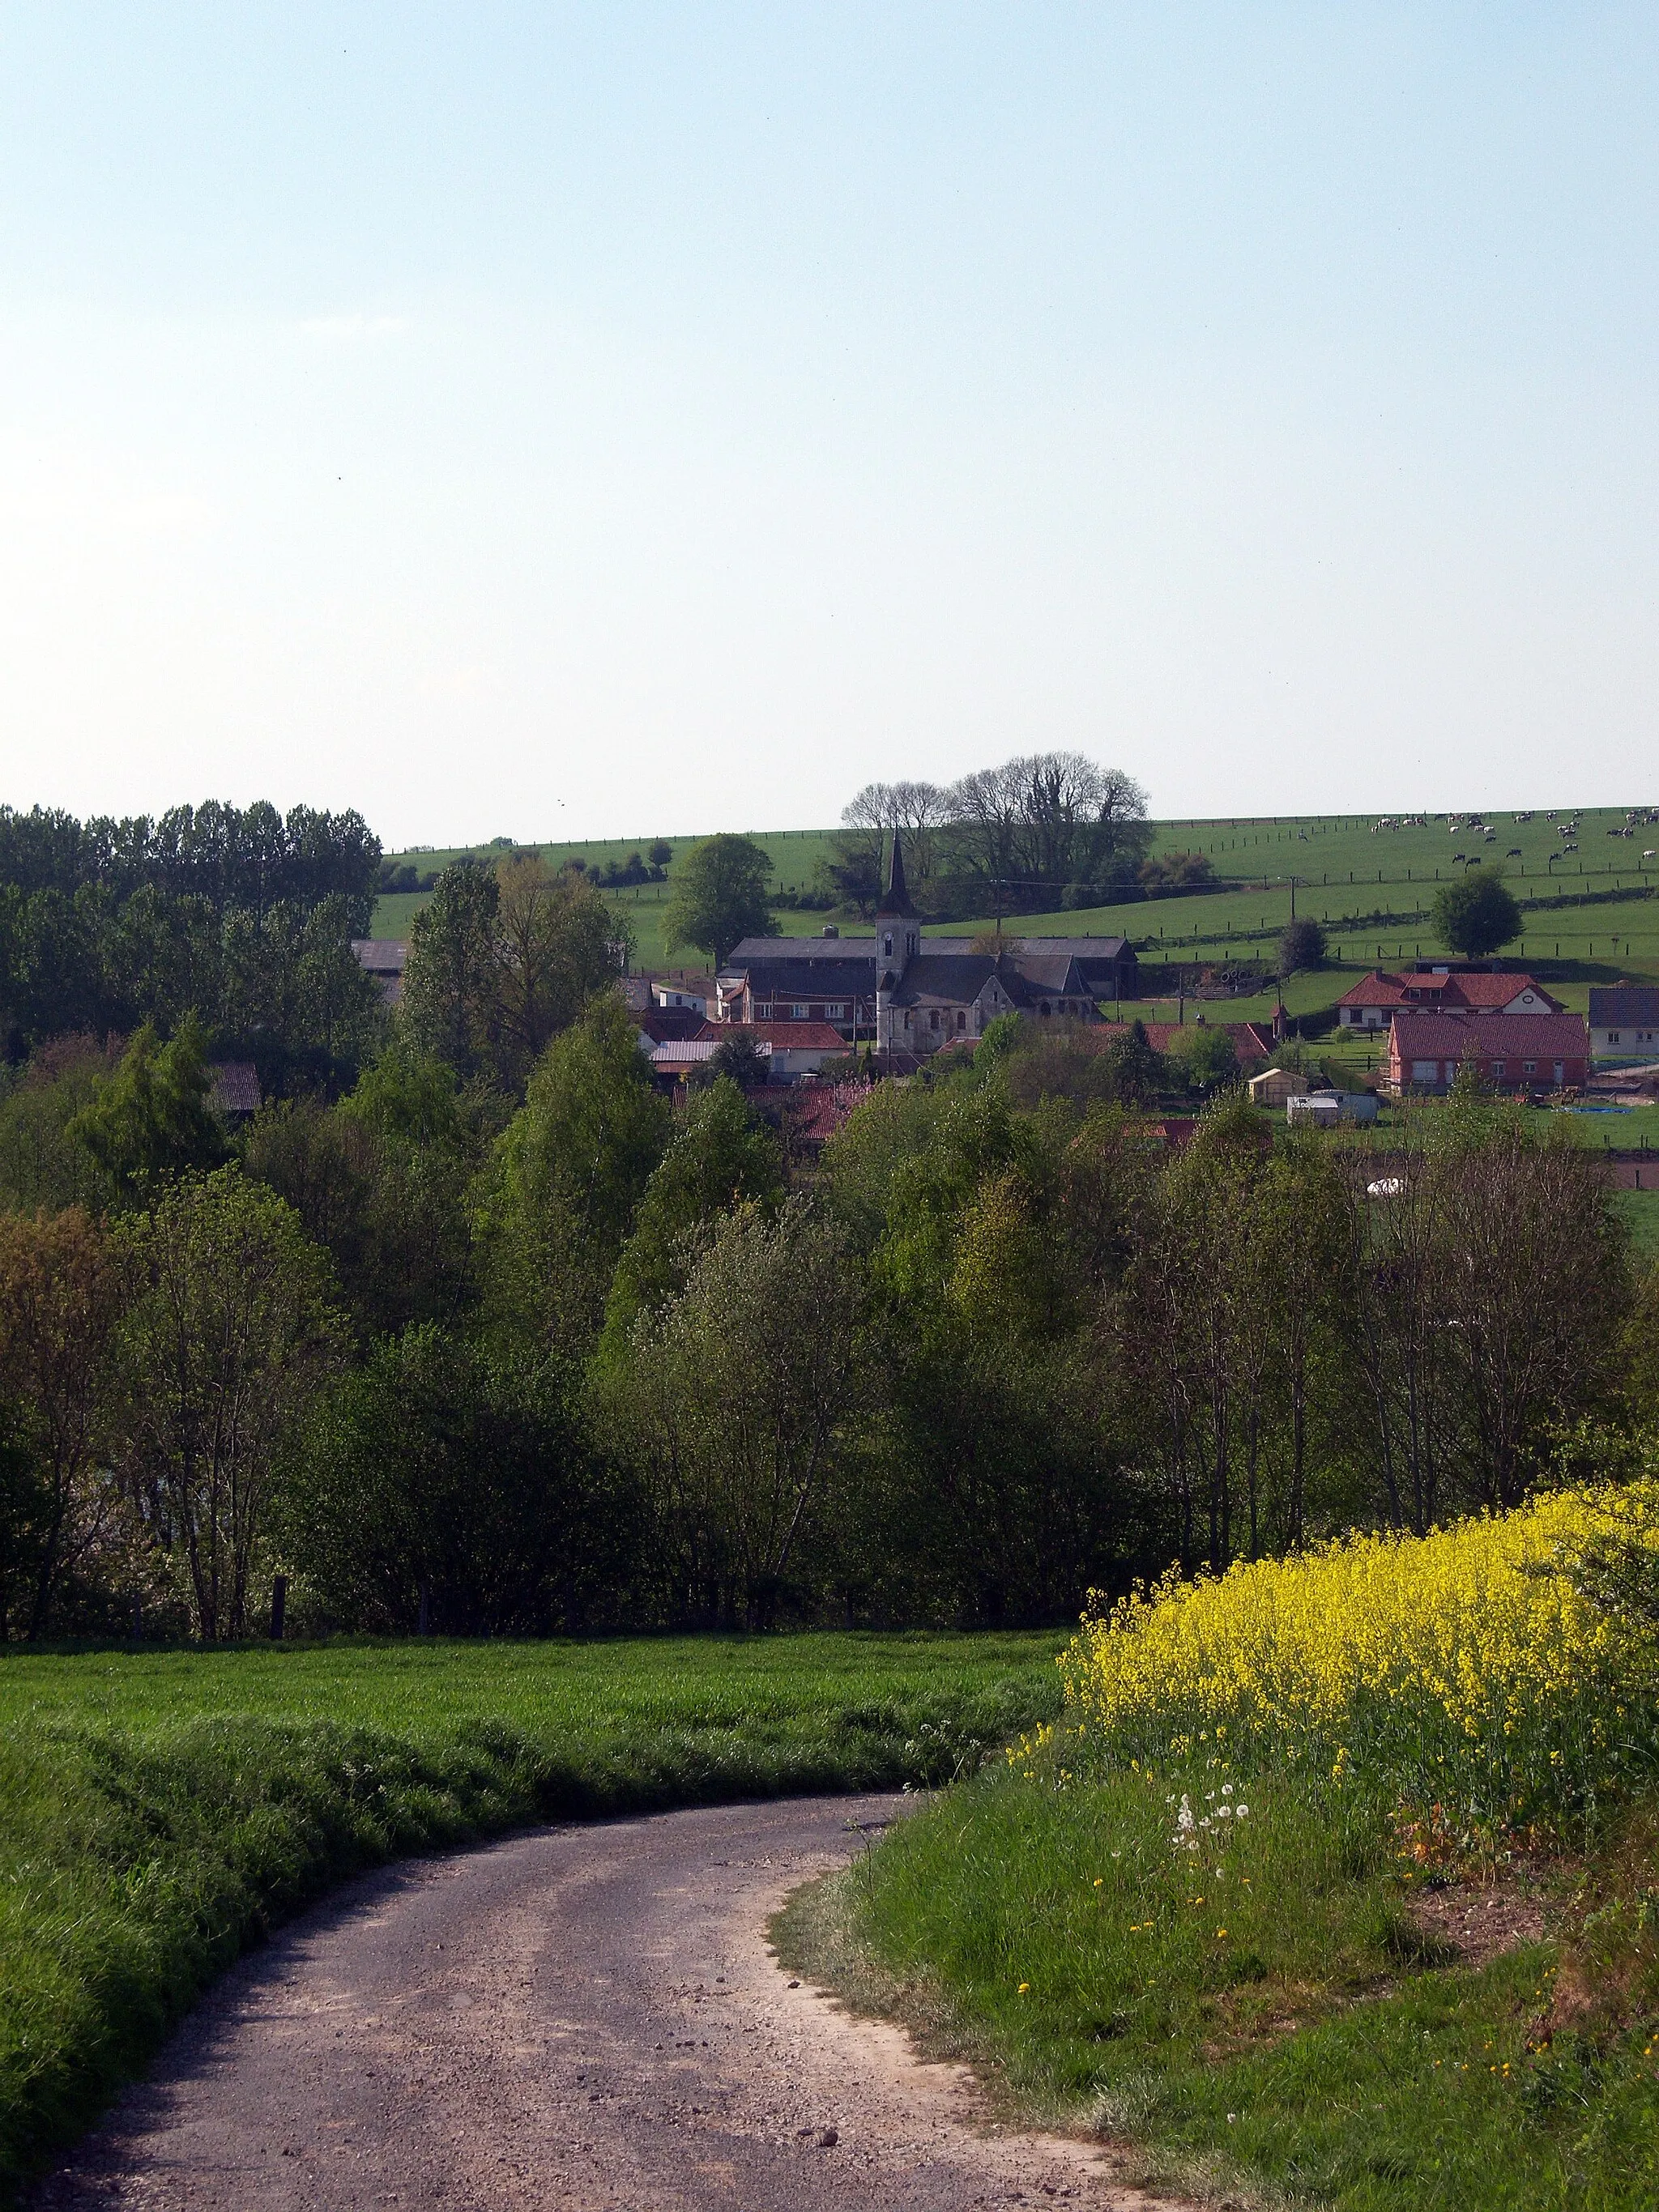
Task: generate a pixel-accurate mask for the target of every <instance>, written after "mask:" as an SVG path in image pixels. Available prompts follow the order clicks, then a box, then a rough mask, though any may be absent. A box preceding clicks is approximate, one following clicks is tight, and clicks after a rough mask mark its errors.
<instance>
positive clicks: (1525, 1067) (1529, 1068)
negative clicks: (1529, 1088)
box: [1521, 1060, 1538, 1075]
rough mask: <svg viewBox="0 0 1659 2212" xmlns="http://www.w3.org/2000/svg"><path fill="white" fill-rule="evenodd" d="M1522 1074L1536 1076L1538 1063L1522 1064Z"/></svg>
mask: <svg viewBox="0 0 1659 2212" xmlns="http://www.w3.org/2000/svg"><path fill="white" fill-rule="evenodd" d="M1521 1073H1522V1075H1536V1074H1537V1073H1538V1062H1537V1061H1536V1060H1522V1063H1521Z"/></svg>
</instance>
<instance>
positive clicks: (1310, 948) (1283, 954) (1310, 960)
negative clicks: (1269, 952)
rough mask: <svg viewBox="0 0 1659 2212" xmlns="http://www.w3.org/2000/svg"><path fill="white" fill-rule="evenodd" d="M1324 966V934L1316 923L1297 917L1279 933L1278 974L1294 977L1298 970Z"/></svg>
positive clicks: (1300, 916)
mask: <svg viewBox="0 0 1659 2212" xmlns="http://www.w3.org/2000/svg"><path fill="white" fill-rule="evenodd" d="M1324 964H1325V933H1324V931H1323V930H1322V928H1321V927H1320V926H1319V924H1318V923H1317V922H1316V921H1311V920H1310V918H1309V917H1308V916H1307V915H1297V918H1296V920H1295V921H1287V922H1286V923H1285V927H1284V928H1283V929H1282V930H1281V931H1280V932H1279V974H1280V975H1295V974H1296V973H1297V970H1298V969H1303V968H1322V967H1323V966H1324Z"/></svg>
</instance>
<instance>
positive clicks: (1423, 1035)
mask: <svg viewBox="0 0 1659 2212" xmlns="http://www.w3.org/2000/svg"><path fill="white" fill-rule="evenodd" d="M1465 1065H1471V1066H1474V1070H1475V1072H1476V1073H1477V1074H1478V1075H1479V1076H1480V1080H1481V1081H1482V1082H1483V1083H1490V1084H1492V1085H1493V1086H1494V1087H1495V1088H1496V1089H1498V1090H1500V1091H1562V1090H1566V1089H1569V1088H1575V1089H1576V1088H1580V1087H1582V1086H1583V1084H1584V1083H1585V1082H1586V1081H1587V1080H1588V1079H1589V1027H1588V1025H1587V1024H1586V1023H1585V1020H1584V1018H1583V1015H1582V1014H1512V1015H1509V1016H1507V1017H1506V1018H1504V1020H1502V1021H1494V1020H1492V1018H1491V1017H1490V1016H1483V1015H1480V1014H1469V1013H1443V1014H1439V1013H1399V1014H1396V1015H1395V1018H1394V1020H1393V1022H1392V1023H1391V1024H1390V1025H1389V1060H1388V1075H1387V1082H1388V1085H1389V1089H1390V1090H1392V1091H1402V1092H1403V1091H1449V1090H1450V1088H1451V1086H1452V1085H1453V1084H1454V1083H1455V1081H1456V1080H1457V1071H1458V1069H1459V1068H1460V1067H1461V1066H1465Z"/></svg>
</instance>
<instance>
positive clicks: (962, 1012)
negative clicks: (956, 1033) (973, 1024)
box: [957, 1006, 968, 1030]
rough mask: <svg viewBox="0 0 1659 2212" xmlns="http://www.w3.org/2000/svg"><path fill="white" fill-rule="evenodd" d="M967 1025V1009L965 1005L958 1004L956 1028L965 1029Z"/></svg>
mask: <svg viewBox="0 0 1659 2212" xmlns="http://www.w3.org/2000/svg"><path fill="white" fill-rule="evenodd" d="M967 1026H968V1009H967V1008H966V1006H958V1007H957V1029H958V1030H965V1029H966V1028H967Z"/></svg>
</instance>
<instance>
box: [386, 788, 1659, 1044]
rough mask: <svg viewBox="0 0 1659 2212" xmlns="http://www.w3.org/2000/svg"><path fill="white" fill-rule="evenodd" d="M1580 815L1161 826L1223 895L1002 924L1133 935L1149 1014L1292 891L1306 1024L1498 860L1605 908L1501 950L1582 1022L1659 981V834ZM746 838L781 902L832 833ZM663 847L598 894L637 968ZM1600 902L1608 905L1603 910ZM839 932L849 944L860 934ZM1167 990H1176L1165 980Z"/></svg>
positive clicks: (1563, 916) (657, 905)
mask: <svg viewBox="0 0 1659 2212" xmlns="http://www.w3.org/2000/svg"><path fill="white" fill-rule="evenodd" d="M1575 818H1576V819H1577V823H1578V830H1579V834H1578V836H1577V840H1576V841H1575V842H1576V843H1577V848H1578V849H1577V852H1576V853H1574V854H1570V855H1567V856H1566V857H1565V858H1561V859H1557V860H1552V859H1551V857H1550V856H1551V855H1552V854H1556V853H1559V851H1560V849H1561V845H1562V842H1563V841H1562V840H1561V838H1560V837H1559V835H1557V834H1556V831H1555V828H1554V825H1553V823H1550V822H1548V821H1547V820H1546V819H1545V818H1544V817H1542V815H1541V814H1538V813H1534V816H1533V818H1532V819H1531V820H1530V821H1528V822H1516V820H1514V818H1513V817H1512V816H1511V815H1510V814H1509V813H1507V812H1505V813H1501V814H1495V815H1493V816H1492V817H1491V819H1490V822H1489V823H1488V825H1487V826H1488V827H1490V828H1492V829H1494V830H1495V831H1496V832H1497V836H1496V837H1495V839H1494V841H1493V842H1491V843H1487V842H1486V841H1485V840H1484V839H1482V838H1479V837H1471V836H1469V835H1468V833H1467V831H1466V830H1458V831H1455V832H1453V831H1451V830H1449V829H1448V826H1447V824H1446V823H1445V821H1444V820H1443V819H1441V820H1440V821H1438V822H1435V821H1433V820H1431V822H1430V823H1429V825H1428V826H1427V827H1426V828H1413V829H1381V830H1377V829H1373V828H1372V826H1371V825H1372V823H1373V822H1374V821H1375V820H1376V817H1370V816H1364V817H1361V816H1356V815H1341V816H1329V815H1323V816H1303V817H1295V816H1278V817H1254V818H1247V817H1243V816H1239V817H1225V818H1222V819H1218V820H1211V821H1198V820H1170V821H1161V822H1158V823H1156V824H1155V825H1154V829H1155V836H1154V844H1153V850H1154V851H1155V852H1157V853H1171V852H1195V853H1203V854H1206V855H1207V856H1208V858H1209V860H1211V862H1212V866H1214V868H1215V870H1216V872H1217V874H1218V876H1219V877H1222V878H1225V879H1226V882H1227V885H1228V888H1226V889H1225V890H1217V891H1214V892H1211V893H1206V894H1204V895H1202V896H1194V897H1185V898H1169V899H1157V900H1134V901H1131V902H1127V903H1125V904H1120V905H1115V906H1102V907H1090V908H1077V909H1066V910H1064V911H1055V912H1053V913H1048V914H1041V915H1020V916H1019V917H1018V920H1017V921H1010V923H1009V925H1008V926H1009V927H1010V928H1014V929H1018V930H1019V931H1022V932H1024V933H1028V934H1030V935H1032V936H1040V935H1058V934H1065V935H1067V936H1071V935H1077V936H1118V935H1125V936H1128V937H1130V938H1132V939H1133V940H1134V942H1135V944H1136V945H1137V947H1138V948H1139V951H1140V953H1141V957H1142V961H1143V963H1144V967H1145V970H1146V975H1147V977H1148V992H1149V996H1148V998H1147V1000H1146V1001H1145V1002H1144V1003H1143V1006H1142V1007H1141V1008H1140V1011H1143V1012H1150V1011H1152V1007H1153V1006H1154V1003H1155V1001H1156V1000H1161V998H1162V996H1163V992H1162V990H1161V988H1160V978H1159V975H1158V970H1159V969H1161V968H1164V967H1170V968H1173V967H1175V966H1176V965H1177V964H1178V963H1182V962H1188V963H1190V962H1212V961H1218V960H1226V959H1230V958H1231V959H1241V960H1243V959H1250V958H1268V957H1271V955H1272V951H1273V946H1274V945H1275V943H1276V941H1277V939H1278V936H1279V932H1280V930H1281V929H1282V928H1283V927H1284V926H1285V922H1286V921H1288V920H1289V918H1290V914H1291V896H1292V890H1293V889H1294V896H1295V900H1296V910H1297V913H1298V914H1302V915H1313V916H1314V917H1315V918H1316V920H1318V921H1322V922H1323V923H1324V924H1325V926H1326V927H1327V929H1328V932H1329V933H1330V938H1331V944H1332V950H1333V955H1334V958H1333V963H1332V965H1331V966H1330V967H1329V968H1328V969H1326V970H1325V971H1323V973H1322V975H1317V976H1309V977H1298V978H1295V979H1293V981H1292V986H1291V990H1290V991H1288V992H1287V994H1286V1003H1287V1004H1289V1005H1290V1006H1291V1011H1292V1012H1312V1011H1314V1010H1315V1009H1316V1007H1318V1006H1322V1005H1324V1004H1327V1003H1328V1002H1329V1001H1330V1000H1333V999H1334V998H1335V997H1336V996H1338V995H1339V994H1340V992H1341V991H1342V990H1343V989H1345V988H1346V985H1347V984H1348V983H1349V982H1351V981H1353V980H1354V978H1355V977H1356V976H1358V975H1363V974H1364V973H1365V972H1366V971H1367V970H1368V969H1370V968H1372V967H1375V966H1376V965H1377V964H1378V963H1379V962H1384V963H1386V962H1391V961H1395V960H1411V959H1415V958H1428V957H1431V956H1433V955H1434V954H1436V953H1437V952H1438V951H1441V950H1442V948H1441V947H1440V946H1439V945H1437V944H1436V942H1435V940H1434V937H1433V934H1432V931H1431V927H1430V925H1429V921H1428V915H1429V910H1430V908H1431V904H1432V902H1433V898H1434V892H1435V888H1436V885H1437V884H1440V883H1443V882H1445V881H1448V880H1449V878H1452V877H1453V876H1455V875H1456V874H1459V873H1461V872H1462V866H1461V864H1460V863H1459V862H1458V861H1457V860H1455V858H1454V856H1455V855H1457V854H1464V855H1468V856H1469V857H1471V858H1475V857H1478V858H1479V859H1480V860H1485V861H1487V862H1492V861H1501V862H1502V863H1503V865H1504V868H1505V870H1506V872H1507V874H1508V877H1509V880H1510V884H1511V886H1512V887H1513V889H1514V890H1515V891H1516V896H1518V897H1520V898H1521V899H1522V901H1523V902H1524V901H1528V900H1542V899H1571V900H1577V899H1582V898H1583V896H1585V895H1586V894H1597V895H1601V902H1598V903H1595V904H1593V905H1583V904H1570V905H1564V906H1559V907H1537V908H1531V909H1529V910H1528V913H1527V917H1526V920H1527V927H1526V932H1525V934H1524V936H1523V938H1522V940H1521V942H1520V944H1519V945H1516V946H1514V947H1512V948H1510V957H1514V958H1521V959H1524V960H1526V962H1527V963H1528V965H1529V966H1531V967H1532V968H1533V969H1534V972H1535V973H1537V974H1538V975H1539V976H1540V978H1541V980H1543V981H1548V982H1550V984H1551V987H1552V988H1553V989H1556V990H1557V991H1558V994H1559V995H1560V996H1561V997H1563V998H1564V999H1565V1000H1566V1001H1567V1003H1568V1004H1569V1005H1571V1006H1575V1007H1577V1008H1579V1009H1580V1010H1582V1008H1583V1004H1584V1001H1585V998H1586V994H1587V993H1588V991H1589V986H1590V984H1591V983H1599V982H1604V981H1605V982H1615V981H1618V980H1619V979H1620V976H1621V975H1632V976H1649V975H1659V900H1653V899H1650V898H1647V897H1645V896H1644V892H1645V891H1646V890H1648V889H1649V887H1650V886H1659V860H1644V858H1643V855H1644V851H1645V850H1647V849H1648V848H1652V849H1654V850H1655V851H1656V852H1659V825H1651V824H1650V825H1647V826H1645V827H1638V829H1636V832H1635V834H1634V835H1633V836H1630V837H1622V836H1610V835H1609V834H1608V832H1609V831H1610V830H1612V829H1616V828H1618V827H1620V825H1622V823H1623V822H1624V818H1625V810H1624V809H1623V808H1622V807H1618V808H1607V807H1599V808H1586V809H1582V810H1580V811H1578V812H1577V816H1576V817H1575ZM654 834H655V833H652V834H651V835H647V836H641V837H635V838H611V839H608V840H600V841H589V842H572V843H563V844H562V843H557V842H554V843H548V844H544V845H541V846H538V848H535V849H537V850H538V851H539V852H541V853H542V854H544V857H545V858H546V859H547V860H549V861H550V863H551V864H552V865H554V866H557V865H558V863H559V862H560V861H562V860H565V859H567V858H569V857H573V856H579V857H580V858H581V859H583V860H586V861H587V862H588V864H589V865H590V866H596V867H597V866H603V865H605V863H607V862H611V861H617V860H627V858H628V856H629V854H630V853H633V852H635V851H639V852H643V851H645V850H647V849H648V848H649V846H650V845H651V843H652V842H653V836H654ZM833 834H834V833H833V832H832V831H830V830H828V829H789V830H764V829H762V830H755V831H752V832H750V835H752V836H755V837H756V838H757V841H758V842H760V843H761V844H762V845H763V846H764V847H765V848H766V850H767V852H768V853H769V854H770V855H771V858H772V862H773V877H774V881H775V884H776V885H777V888H778V890H780V891H784V892H787V891H790V890H809V889H810V888H811V884H812V881H813V876H814V872H815V870H816V868H817V862H818V860H819V859H820V857H821V856H822V855H823V854H824V853H825V852H826V851H827V850H828V849H829V843H830V840H831V838H832V836H833ZM665 842H667V843H668V844H670V845H671V846H672V847H673V848H674V855H675V859H674V861H673V862H671V864H670V866H669V870H668V874H669V879H670V881H669V883H667V884H640V885H637V886H635V887H634V888H633V889H631V890H618V891H613V892H611V894H609V896H611V898H612V899H614V900H615V901H616V902H617V903H618V904H619V905H620V906H621V907H622V908H623V911H625V912H626V913H627V915H629V919H630V920H631V921H632V922H633V924H634V927H635V932H636V933H637V936H638V940H639V960H640V964H641V966H644V967H662V966H664V965H665V964H666V963H667V962H668V960H669V957H670V956H669V955H668V953H667V951H666V950H665V946H664V944H663V935H662V929H663V916H664V912H665V908H666V904H667V899H668V894H669V890H670V885H671V880H672V877H673V873H674V867H675V866H676V865H677V864H678V861H679V860H681V859H682V858H683V857H684V854H686V853H687V852H688V851H689V850H690V847H691V846H692V844H694V843H695V842H696V839H695V837H690V836H666V837H665ZM486 849H488V848H477V847H474V848H461V847H456V848H448V849H446V850H442V851H426V850H422V851H419V852H411V853H407V854H392V855H390V856H389V857H391V858H392V859H393V860H411V861H413V862H414V863H415V864H416V866H418V867H420V868H421V869H422V870H423V871H424V870H428V869H432V868H435V867H441V866H443V865H444V864H445V863H446V862H447V860H453V859H454V858H455V857H456V856H457V854H459V852H461V851H463V850H473V851H481V850H486ZM1608 893H1612V894H1613V896H1612V897H1611V898H1607V897H1606V895H1607V894H1608ZM423 902H424V900H423V895H422V894H421V893H418V892H406V893H400V894H398V895H396V896H392V897H388V898H383V899H381V900H380V902H379V904H378V906H377V908H376V909H375V916H374V927H375V930H376V933H378V934H380V935H382V936H391V937H397V936H403V935H406V934H407V932H408V928H409V925H410V920H411V919H412V917H413V915H414V914H415V913H416V910H417V909H418V908H419V907H420V906H421V905H422V903H423ZM982 919H983V920H985V921H989V920H991V919H992V917H991V916H989V915H987V916H985V917H982ZM780 924H781V927H783V928H785V929H789V928H797V929H799V930H802V931H811V929H813V928H816V927H818V926H820V925H819V921H818V918H817V916H815V915H812V914H811V913H805V914H801V915H799V916H793V915H791V914H790V913H789V912H788V911H787V910H785V912H784V913H783V914H782V915H781V917H780ZM975 926H976V925H975V923H974V922H972V921H967V922H963V921H957V922H951V923H949V924H943V925H940V926H939V928H938V929H937V930H936V931H935V932H934V934H939V935H947V936H948V935H960V934H962V933H963V932H964V931H967V930H971V929H972V928H974V927H975ZM856 933H857V925H856V924H854V925H853V926H852V927H850V928H849V929H848V934H856ZM681 957H685V958H692V957H693V956H681ZM1173 981H1174V978H1173V976H1172V977H1171V978H1170V983H1171V985H1173ZM1272 1003H1273V1001H1272V999H1271V996H1269V995H1267V994H1264V995H1263V996H1262V998H1261V1001H1260V1002H1259V1004H1257V1003H1255V1002H1252V1003H1249V1004H1247V1003H1246V1002H1243V1001H1241V1002H1240V1005H1239V1015H1240V1018H1249V1014H1250V1012H1252V1011H1254V1012H1263V1011H1266V1010H1267V1009H1268V1008H1270V1007H1271V1005H1272Z"/></svg>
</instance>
